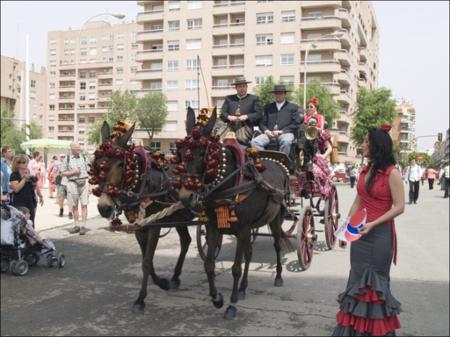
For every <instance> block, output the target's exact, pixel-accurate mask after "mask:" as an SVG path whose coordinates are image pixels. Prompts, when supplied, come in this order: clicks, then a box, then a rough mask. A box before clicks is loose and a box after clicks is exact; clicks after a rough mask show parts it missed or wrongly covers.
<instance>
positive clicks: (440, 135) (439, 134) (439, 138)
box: [438, 132, 442, 142]
mask: <svg viewBox="0 0 450 337" xmlns="http://www.w3.org/2000/svg"><path fill="white" fill-rule="evenodd" d="M438 141H439V142H442V132H439V133H438Z"/></svg>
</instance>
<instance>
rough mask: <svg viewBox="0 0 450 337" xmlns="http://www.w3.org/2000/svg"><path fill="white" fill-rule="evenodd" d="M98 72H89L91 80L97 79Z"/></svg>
mask: <svg viewBox="0 0 450 337" xmlns="http://www.w3.org/2000/svg"><path fill="white" fill-rule="evenodd" d="M96 77H97V72H96V71H95V70H93V71H90V72H89V78H96Z"/></svg>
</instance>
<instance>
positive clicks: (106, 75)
mask: <svg viewBox="0 0 450 337" xmlns="http://www.w3.org/2000/svg"><path fill="white" fill-rule="evenodd" d="M112 77H113V73H112V71H108V72H103V73H97V78H112Z"/></svg>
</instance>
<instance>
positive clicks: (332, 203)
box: [323, 186, 340, 250]
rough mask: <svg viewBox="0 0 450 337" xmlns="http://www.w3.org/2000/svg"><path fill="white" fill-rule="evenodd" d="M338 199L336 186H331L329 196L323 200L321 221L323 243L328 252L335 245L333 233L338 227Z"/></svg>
mask: <svg viewBox="0 0 450 337" xmlns="http://www.w3.org/2000/svg"><path fill="white" fill-rule="evenodd" d="M339 217H340V216H339V199H338V194H337V190H336V186H333V188H332V190H331V193H330V196H329V198H328V199H327V200H325V207H324V215H323V220H324V224H325V241H326V244H327V247H328V249H329V250H331V249H333V247H334V245H335V244H336V237H335V236H334V232H336V230H337V229H338V227H339Z"/></svg>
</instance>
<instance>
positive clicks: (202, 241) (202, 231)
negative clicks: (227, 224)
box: [197, 225, 223, 261]
mask: <svg viewBox="0 0 450 337" xmlns="http://www.w3.org/2000/svg"><path fill="white" fill-rule="evenodd" d="M222 239H223V236H222V234H219V238H218V239H217V247H216V251H215V254H214V258H217V256H219V253H220V248H222ZM197 249H198V253H199V255H200V257H201V258H202V260H203V261H205V260H206V255H207V254H208V244H207V243H206V226H205V225H198V226H197Z"/></svg>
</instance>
